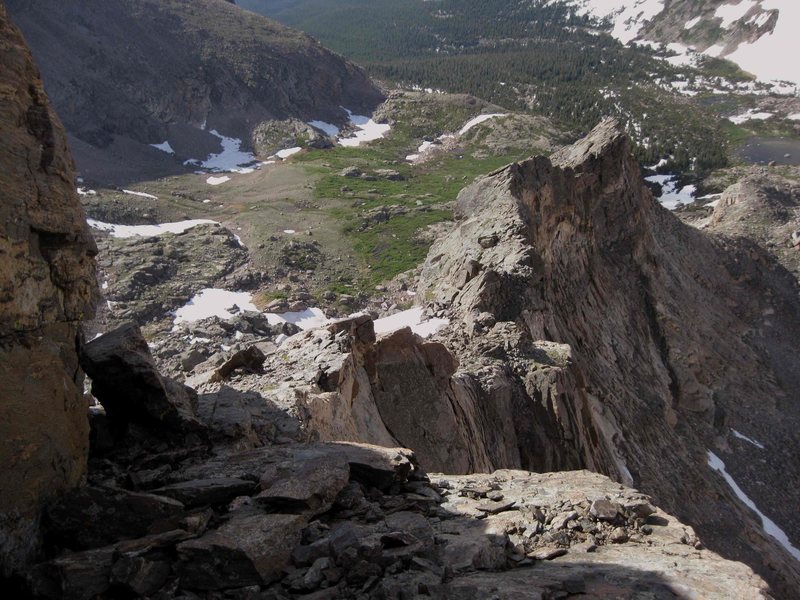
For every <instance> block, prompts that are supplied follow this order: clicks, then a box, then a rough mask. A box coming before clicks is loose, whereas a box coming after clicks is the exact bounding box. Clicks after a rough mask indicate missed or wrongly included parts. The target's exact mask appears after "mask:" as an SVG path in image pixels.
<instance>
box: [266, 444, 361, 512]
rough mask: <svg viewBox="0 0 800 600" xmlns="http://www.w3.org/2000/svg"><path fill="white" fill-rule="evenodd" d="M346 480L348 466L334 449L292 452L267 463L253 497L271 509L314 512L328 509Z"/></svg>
mask: <svg viewBox="0 0 800 600" xmlns="http://www.w3.org/2000/svg"><path fill="white" fill-rule="evenodd" d="M349 480H350V468H349V466H348V464H347V463H346V462H345V461H343V460H342V457H341V455H339V454H338V453H336V452H333V453H330V454H319V455H316V456H309V457H306V456H303V455H302V454H300V455H295V456H294V457H292V459H291V460H287V461H283V462H279V463H274V464H271V465H269V466H268V467H267V469H266V470H265V471H264V474H263V475H261V488H262V490H263V491H262V492H261V493H260V494H258V496H256V499H257V500H258V501H259V502H260V503H262V504H266V505H268V506H270V507H272V508H273V509H283V510H291V511H292V512H303V513H309V514H312V515H316V514H319V513H323V512H325V511H327V510H328V509H330V507H331V506H332V505H333V501H334V500H335V499H336V496H337V495H338V494H339V492H340V491H341V490H342V489H343V488H344V487H345V486H346V485H347V483H348V481H349Z"/></svg>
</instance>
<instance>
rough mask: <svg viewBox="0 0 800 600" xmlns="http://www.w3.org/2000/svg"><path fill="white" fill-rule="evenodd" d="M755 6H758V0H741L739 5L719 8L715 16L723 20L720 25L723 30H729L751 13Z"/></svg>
mask: <svg viewBox="0 0 800 600" xmlns="http://www.w3.org/2000/svg"><path fill="white" fill-rule="evenodd" d="M754 6H758V2H756V0H741V2H739V4H723V5H722V6H720V7H718V8H717V10H716V11H715V12H714V16H715V17H716V18H718V19H722V23H721V24H720V25H721V27H722V28H723V29H728V28H729V27H730V26H731V25H733V24H734V23H736V21H738V20H739V19H741V18H742V17H744V16H745V15H746V14H747V13H748V12H750V9H751V8H753V7H754Z"/></svg>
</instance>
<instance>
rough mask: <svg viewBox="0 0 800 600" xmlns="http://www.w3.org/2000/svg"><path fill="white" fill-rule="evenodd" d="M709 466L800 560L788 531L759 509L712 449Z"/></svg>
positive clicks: (766, 530)
mask: <svg viewBox="0 0 800 600" xmlns="http://www.w3.org/2000/svg"><path fill="white" fill-rule="evenodd" d="M708 466H709V467H711V468H712V469H713V470H715V471H717V472H718V473H719V474H720V475H722V478H723V479H724V480H725V482H726V483H727V484H728V485H729V486H730V488H731V489H732V490H733V493H734V494H736V496H737V497H738V498H739V500H741V501H742V502H743V503H744V504H745V505H746V506H747V507H748V508H750V509H751V510H752V511H753V512H755V513H756V514H757V515H758V516H759V517H760V518H761V526H762V527H763V528H764V532H765V533H766V534H767V535H769V536H772V537H773V538H775V539H776V540H777V541H778V543H779V544H780V545H781V546H783V547H784V548H786V550H787V551H788V552H789V554H791V555H792V556H794V557H795V558H796V559H797V560H800V550H798V549H797V548H795V547H794V546H793V545H792V543H791V542H790V541H789V537H788V536H787V535H786V533H785V532H784V531H783V530H782V529H781V528H780V527H778V526H777V525H776V524H775V522H774V521H773V520H772V519H770V518H769V517H768V516H767V515H765V514H764V513H762V512H761V511H760V510H758V507H757V506H756V504H755V502H753V501H752V500H751V499H750V498H749V497H748V496H747V494H745V493H744V491H742V488H740V487H739V486H738V485H737V483H736V481H734V479H733V477H731V476H730V475H729V474H728V472H727V471H726V470H725V463H724V462H723V461H722V459H721V458H720V457H719V456H717V455H716V454H714V453H713V452H711V450H709V451H708Z"/></svg>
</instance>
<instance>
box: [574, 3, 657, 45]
mask: <svg viewBox="0 0 800 600" xmlns="http://www.w3.org/2000/svg"><path fill="white" fill-rule="evenodd" d="M573 4H575V5H576V6H577V10H576V11H575V12H576V13H577V14H578V15H590V16H592V17H595V18H596V19H601V20H602V19H606V18H608V19H611V20H612V22H613V26H614V28H613V30H612V32H611V35H612V36H614V37H615V38H617V39H618V40H619V41H621V42H622V43H623V44H627V43H628V42H631V41H633V40H634V39H635V38H636V37H637V36H638V35H639V31H640V30H641V29H642V27H644V25H645V24H646V23H647V22H648V21H650V20H651V19H652V18H653V17H655V16H656V15H658V14H659V13H661V11H663V10H664V0H631V1H630V2H628V3H627V6H620V0H573Z"/></svg>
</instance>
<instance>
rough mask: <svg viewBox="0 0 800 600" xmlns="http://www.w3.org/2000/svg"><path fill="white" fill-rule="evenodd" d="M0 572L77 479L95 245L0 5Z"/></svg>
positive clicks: (29, 547) (62, 140)
mask: <svg viewBox="0 0 800 600" xmlns="http://www.w3.org/2000/svg"><path fill="white" fill-rule="evenodd" d="M0 59H2V60H0V65H2V66H0V227H1V228H2V230H1V231H0V377H2V380H3V388H2V392H1V393H0V397H1V398H2V399H0V464H2V465H3V474H2V478H0V571H2V574H3V575H7V574H8V573H9V572H11V571H15V570H17V569H19V568H20V567H22V566H23V565H24V564H25V563H26V562H27V561H28V560H29V559H30V558H31V557H32V555H33V554H34V553H35V551H36V549H37V545H38V529H39V527H38V523H39V512H40V510H41V508H42V504H43V503H44V502H45V501H46V500H48V499H50V498H53V497H54V496H56V495H58V494H59V493H61V492H63V491H64V490H65V489H67V488H70V487H73V486H76V485H78V484H79V483H80V481H81V479H82V478H83V477H84V475H85V472H86V455H87V450H88V421H87V417H86V410H87V404H86V402H85V401H84V399H83V389H82V382H83V375H82V373H81V370H80V368H79V366H78V354H77V347H78V345H79V344H80V342H81V338H80V334H79V323H80V321H81V319H83V318H87V317H91V316H92V314H93V312H94V305H95V302H96V297H97V283H96V280H95V263H94V258H93V257H94V254H95V253H96V248H95V245H94V241H93V240H92V237H91V235H90V233H89V231H88V229H87V226H86V221H85V216H84V213H83V210H82V209H81V207H80V203H79V201H78V197H77V194H76V193H75V189H74V184H73V182H74V177H75V175H74V168H73V164H72V159H71V158H70V156H69V154H68V152H67V146H66V136H65V134H64V131H63V129H62V127H61V124H60V123H59V120H58V118H57V117H56V116H55V114H54V113H53V111H52V110H51V108H50V105H49V103H48V100H47V97H46V96H45V93H44V88H43V86H42V81H41V79H40V77H39V72H38V70H37V69H36V66H35V65H34V63H33V60H32V58H31V55H30V53H29V51H28V49H27V47H26V46H25V42H24V41H23V39H22V36H21V35H20V33H19V31H18V30H17V29H16V28H15V27H14V26H13V25H11V24H10V22H9V20H8V17H7V15H6V11H5V8H4V7H3V6H2V5H0Z"/></svg>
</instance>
